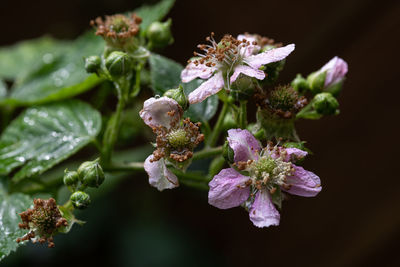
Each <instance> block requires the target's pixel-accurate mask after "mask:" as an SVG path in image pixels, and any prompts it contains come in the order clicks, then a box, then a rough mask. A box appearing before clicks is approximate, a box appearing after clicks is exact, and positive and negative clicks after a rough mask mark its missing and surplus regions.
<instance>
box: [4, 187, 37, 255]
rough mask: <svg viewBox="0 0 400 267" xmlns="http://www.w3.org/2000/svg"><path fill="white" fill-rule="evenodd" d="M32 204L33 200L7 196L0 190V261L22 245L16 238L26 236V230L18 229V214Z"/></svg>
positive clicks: (22, 195) (20, 196) (25, 196)
mask: <svg viewBox="0 0 400 267" xmlns="http://www.w3.org/2000/svg"><path fill="white" fill-rule="evenodd" d="M32 203H33V199H32V198H31V197H30V196H28V195H24V194H21V193H16V194H11V195H8V194H7V193H6V192H5V191H4V190H3V189H2V188H0V229H1V230H0V261H1V260H3V259H4V258H5V257H6V256H8V255H9V254H10V253H11V252H12V251H15V250H16V249H17V248H18V247H19V246H21V245H22V244H23V243H17V242H16V239H17V238H18V237H22V236H23V235H25V234H26V230H23V229H20V228H19V227H18V223H20V222H21V217H20V216H19V215H18V213H20V212H23V211H24V210H26V209H28V208H29V207H30V206H31V204H32Z"/></svg>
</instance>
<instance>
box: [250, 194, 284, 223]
mask: <svg viewBox="0 0 400 267" xmlns="http://www.w3.org/2000/svg"><path fill="white" fill-rule="evenodd" d="M249 215H250V220H251V221H252V222H253V224H254V225H255V226H257V227H260V228H261V227H268V226H271V225H279V220H280V215H279V212H278V211H277V210H276V208H275V206H274V204H273V203H272V200H271V197H270V195H269V193H268V192H267V191H265V190H262V191H259V192H258V193H257V194H256V198H255V200H254V203H253V205H252V206H251V209H250V211H249Z"/></svg>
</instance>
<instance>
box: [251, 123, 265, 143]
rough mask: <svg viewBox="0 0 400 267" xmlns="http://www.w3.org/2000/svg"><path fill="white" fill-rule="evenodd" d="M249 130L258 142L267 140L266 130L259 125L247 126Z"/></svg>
mask: <svg viewBox="0 0 400 267" xmlns="http://www.w3.org/2000/svg"><path fill="white" fill-rule="evenodd" d="M247 130H249V131H250V132H251V133H252V134H253V135H254V137H255V138H256V139H258V140H262V139H264V138H265V130H264V129H263V128H262V127H260V125H259V124H258V123H249V124H248V125H247Z"/></svg>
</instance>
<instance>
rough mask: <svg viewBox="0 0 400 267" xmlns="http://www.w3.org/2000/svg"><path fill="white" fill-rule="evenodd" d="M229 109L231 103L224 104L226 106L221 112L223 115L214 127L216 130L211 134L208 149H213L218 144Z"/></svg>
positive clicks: (220, 115)
mask: <svg viewBox="0 0 400 267" xmlns="http://www.w3.org/2000/svg"><path fill="white" fill-rule="evenodd" d="M228 109H229V103H227V102H224V105H223V106H222V110H221V113H220V114H219V117H218V120H217V123H216V124H215V126H214V130H213V131H212V132H211V135H210V137H209V139H208V140H209V141H208V144H207V145H208V147H213V146H215V144H216V143H217V142H218V137H219V135H220V132H221V128H222V125H223V123H224V119H225V116H226V114H227V113H228Z"/></svg>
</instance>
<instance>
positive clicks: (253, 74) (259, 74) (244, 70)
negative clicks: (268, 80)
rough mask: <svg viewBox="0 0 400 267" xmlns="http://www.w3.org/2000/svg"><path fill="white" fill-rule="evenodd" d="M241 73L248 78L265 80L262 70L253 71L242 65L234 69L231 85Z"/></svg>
mask: <svg viewBox="0 0 400 267" xmlns="http://www.w3.org/2000/svg"><path fill="white" fill-rule="evenodd" d="M241 73H243V74H244V75H246V76H249V77H254V78H257V79H258V80H263V79H264V78H265V73H264V72H263V71H262V70H259V69H254V68H252V67H249V66H244V65H239V66H237V67H236V68H235V71H234V72H233V74H232V76H231V80H230V81H231V83H233V82H234V81H236V79H237V78H238V77H239V75H240V74H241Z"/></svg>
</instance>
